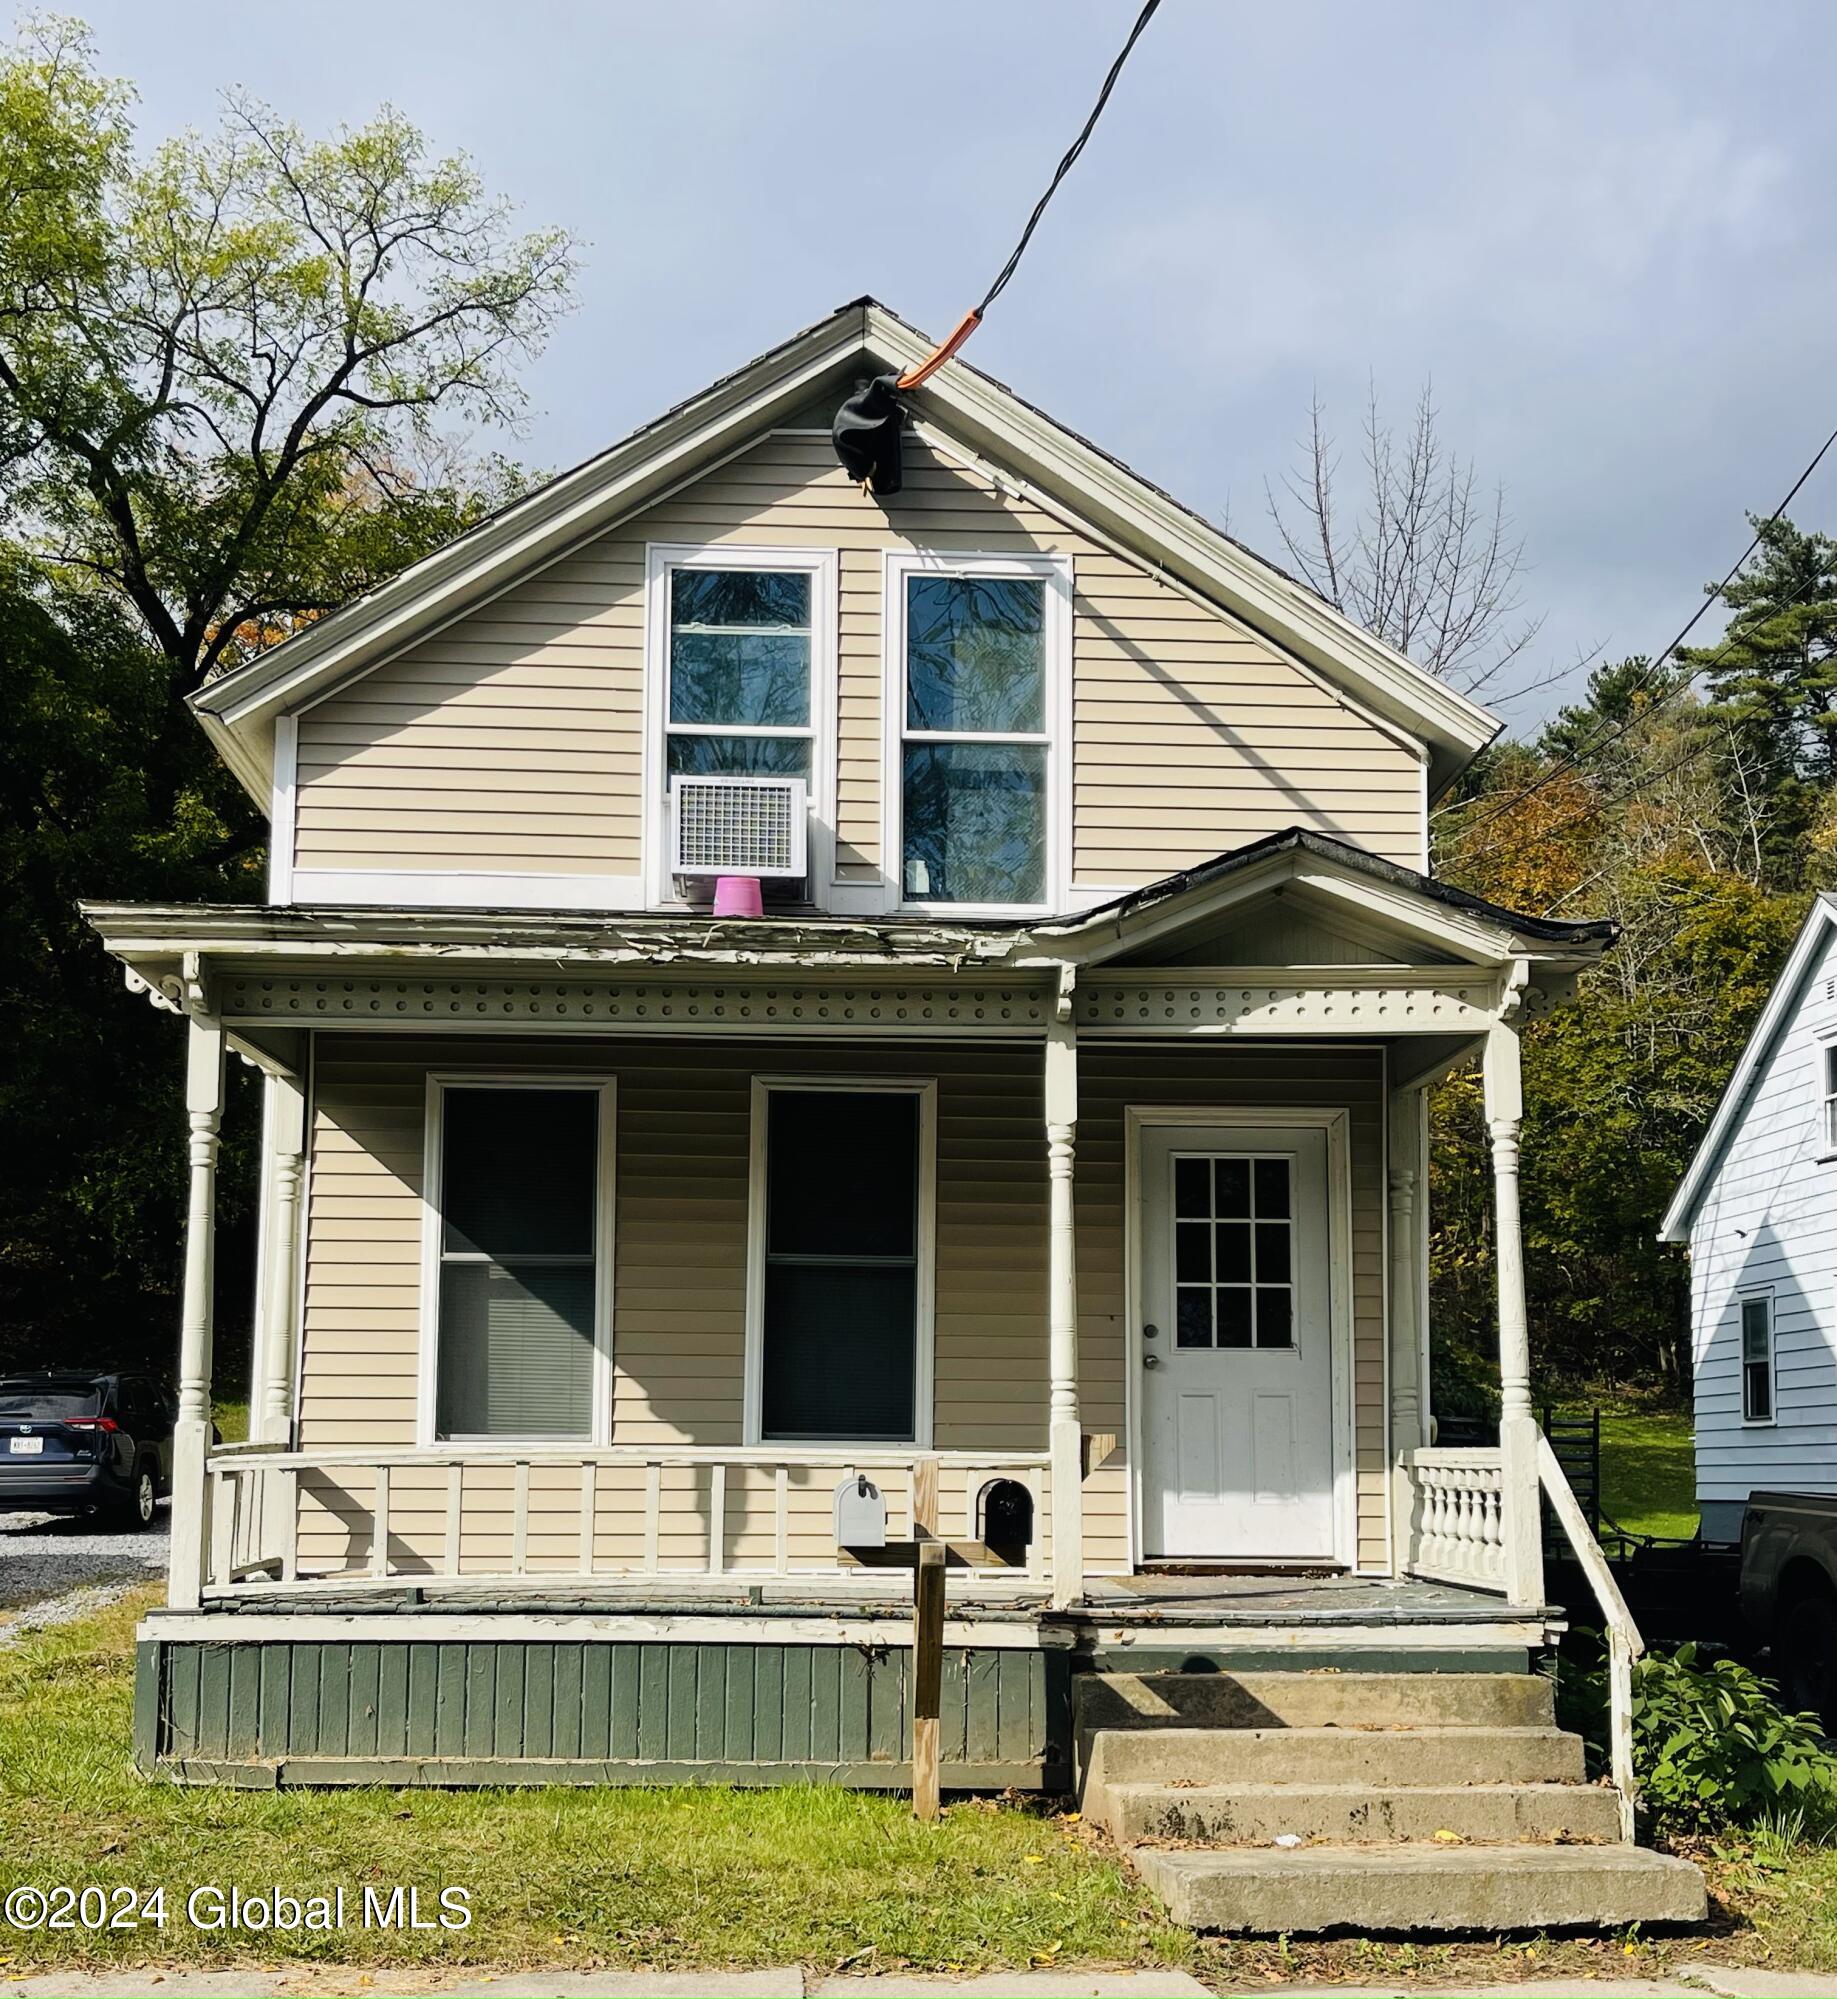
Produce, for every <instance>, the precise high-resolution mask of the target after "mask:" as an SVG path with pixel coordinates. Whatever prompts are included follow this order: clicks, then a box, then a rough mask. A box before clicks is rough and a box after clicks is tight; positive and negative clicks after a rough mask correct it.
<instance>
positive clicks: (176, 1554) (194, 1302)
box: [167, 1014, 223, 1610]
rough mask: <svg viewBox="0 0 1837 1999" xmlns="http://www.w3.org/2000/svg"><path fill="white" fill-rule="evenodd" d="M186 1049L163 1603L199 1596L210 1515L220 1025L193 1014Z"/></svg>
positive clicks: (182, 1606) (187, 1602) (192, 1606)
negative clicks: (180, 1279) (175, 1397)
mask: <svg viewBox="0 0 1837 1999" xmlns="http://www.w3.org/2000/svg"><path fill="white" fill-rule="evenodd" d="M189 1033H190V1038H189V1043H188V1045H187V1048H186V1055H185V1115H186V1122H187V1125H188V1128H189V1133H190V1137H189V1147H188V1151H189V1171H190V1191H189V1198H188V1201H187V1204H186V1215H185V1285H184V1302H183V1306H182V1308H181V1315H180V1319H179V1413H178V1420H177V1422H176V1423H175V1424H174V1426H173V1433H172V1571H171V1582H170V1585H169V1588H168V1591H167V1601H168V1602H169V1603H170V1604H171V1606H172V1608H173V1609H174V1610H196V1609H197V1608H198V1606H199V1604H200V1603H201V1602H202V1601H203V1593H204V1578H205V1564H206V1562H207V1561H208V1559H209V1553H210V1521H209V1519H208V1517H207V1515H208V1490H207V1481H206V1476H205V1460H206V1457H207V1455H208V1453H209V1448H210V1436H211V1401H210V1381H211V1340H212V1330H213V1307H212V1287H213V1283H214V1279H215V1275H216V1252H217V1242H216V1238H217V1142H218V1134H219V1131H220V1129H221V1126H222V1122H223V1029H222V1028H221V1027H220V1026H219V1025H218V1024H217V1022H216V1021H214V1020H210V1019H206V1018H202V1017H200V1016H198V1015H197V1014H193V1015H192V1017H191V1023H190V1030H189Z"/></svg>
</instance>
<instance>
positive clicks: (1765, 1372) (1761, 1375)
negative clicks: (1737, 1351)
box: [1741, 1292, 1773, 1423]
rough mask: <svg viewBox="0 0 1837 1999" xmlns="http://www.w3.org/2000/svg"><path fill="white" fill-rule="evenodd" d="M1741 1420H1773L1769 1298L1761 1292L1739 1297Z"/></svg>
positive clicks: (1771, 1308)
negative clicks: (1740, 1298)
mask: <svg viewBox="0 0 1837 1999" xmlns="http://www.w3.org/2000/svg"><path fill="white" fill-rule="evenodd" d="M1741 1420H1742V1421H1743V1422H1744V1423H1771V1422H1772V1421H1773V1300H1772V1298H1771V1297H1769V1296H1768V1295H1767V1294H1766V1293H1765V1292H1762V1293H1760V1294H1759V1295H1758V1296H1755V1297H1751V1298H1744V1299H1743V1300H1742V1301H1741Z"/></svg>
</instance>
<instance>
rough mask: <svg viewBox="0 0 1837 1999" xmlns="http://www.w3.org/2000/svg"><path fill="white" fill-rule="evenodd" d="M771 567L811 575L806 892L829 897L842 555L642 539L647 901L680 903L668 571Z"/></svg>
mask: <svg viewBox="0 0 1837 1999" xmlns="http://www.w3.org/2000/svg"><path fill="white" fill-rule="evenodd" d="M673 569H776V570H792V571H799V572H801V573H803V574H804V575H806V576H808V577H809V578H810V731H809V735H810V837H809V843H808V849H807V851H808V858H809V886H808V893H809V897H810V900H811V901H812V902H813V903H815V904H816V905H817V907H818V908H827V907H828V906H829V894H830V888H831V886H832V882H833V878H834V875H835V824H836V694H837V681H838V679H839V676H840V672H841V667H840V662H839V656H838V650H837V638H836V629H837V615H838V609H837V607H838V602H839V597H840V589H841V585H840V582H839V578H840V574H841V559H840V557H839V555H838V554H837V551H836V550H835V549H833V548H758V547H754V546H752V545H751V544H749V543H745V542H708V543H700V542H667V541H652V542H646V543H645V546H644V774H643V780H642V810H643V814H644V823H643V827H642V831H641V834H640V847H641V850H642V854H643V876H644V906H645V908H646V909H681V908H684V907H686V905H685V904H684V903H683V902H682V901H681V900H680V899H679V898H678V896H677V895H676V892H675V883H674V882H673V881H672V879H671V876H670V866H669V856H670V827H669V794H670V780H669V775H668V772H667V771H666V769H665V744H666V741H667V738H668V733H669V731H668V727H667V725H668V722H669V714H670V571H671V570H673ZM706 733H708V734H711V735H729V736H774V735H781V736H799V737H801V736H802V735H803V734H804V731H803V730H801V729H783V728H759V729H752V728H742V727H735V728H731V729H715V728H713V727H710V728H709V729H708V730H707V731H706Z"/></svg>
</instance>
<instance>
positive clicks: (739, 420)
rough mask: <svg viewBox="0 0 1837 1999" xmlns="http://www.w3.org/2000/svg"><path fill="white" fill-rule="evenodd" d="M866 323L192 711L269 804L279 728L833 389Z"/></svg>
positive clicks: (689, 413) (582, 480)
mask: <svg viewBox="0 0 1837 1999" xmlns="http://www.w3.org/2000/svg"><path fill="white" fill-rule="evenodd" d="M862 345H863V320H862V313H861V312H860V311H859V310H850V311H846V312H843V313H840V314H837V315H835V316H834V317H832V318H830V319H828V320H825V321H823V322H822V323H821V324H820V325H819V326H817V327H814V328H812V329H811V330H810V332H808V333H807V334H805V335H802V336H801V337H800V338H799V339H797V340H796V341H794V342H793V343H792V344H791V346H790V347H789V348H788V349H785V350H781V351H779V352H777V353H775V354H773V355H772V356H770V357H769V358H768V359H767V360H766V361H765V362H762V363H759V364H755V366H754V367H752V368H750V369H747V370H744V371H742V372H741V373H740V374H739V375H737V376H735V377H734V378H733V379H732V380H730V381H728V382H726V383H724V384H722V385H721V386H720V387H719V388H717V389H715V390H713V391H711V392H709V393H708V394H707V395H705V396H702V397H699V398H698V399H696V401H694V402H693V403H691V404H689V405H688V406H687V407H686V408H684V409H682V410H679V411H677V412H676V413H674V414H673V415H671V416H669V417H666V418H664V419H663V420H662V421H661V422H659V423H657V424H654V425H652V426H650V427H649V428H647V429H646V430H644V431H642V432H640V433H638V434H637V435H636V436H634V437H632V438H630V439H628V440H627V441H626V442H625V443H624V444H622V445H616V446H614V447H613V449H612V450H611V451H609V452H605V453H602V454H601V455H600V456H599V457H598V458H595V459H592V460H590V461H589V462H588V463H587V464H585V465H583V466H580V467H578V468H577V469H576V470H574V471H572V472H568V473H564V474H563V475H562V476H561V477H560V478H559V479H557V480H554V481H553V482H552V483H551V484H549V485H547V486H545V487H543V488H542V489H541V490H540V491H538V492H536V493H532V494H531V495H530V496H529V498H528V499H526V500H523V501H520V502H518V503H517V504H515V505H513V506H511V507H509V508H507V509H506V510H505V512H504V513H503V514H502V515H500V516H499V517H498V519H496V520H495V521H491V522H489V523H487V524H486V525H485V526H483V527H481V528H478V529H476V530H475V531H474V532H473V533H471V534H468V535H464V536H461V537H460V539H459V540H458V541H455V542H453V543H451V544H449V545H448V546H447V547H446V548H444V549H439V550H436V551H435V553H434V554H432V555H430V556H427V557H425V558H423V560H421V561H420V562H418V563H416V564H414V565H413V567H411V568H409V569H405V570H404V571H403V572H402V573H401V575H399V576H396V577H393V578H392V579H391V580H390V581H389V582H387V583H384V584H382V585H380V586H379V587H378V588H377V589H376V590H375V591H373V592H372V593H371V595H370V596H369V597H368V598H367V599H363V600H360V601H359V602H358V603H357V604H355V605H353V606H351V607H350V608H349V609H348V610H346V611H343V612H340V613H338V614H337V615H336V616H335V617H333V618H329V619H327V620H326V621H325V623H324V624H323V625H322V626H319V627H312V628H309V629H307V630H306V631H304V632H301V633H300V634H299V635H298V636H297V637H295V638H292V639H289V640H288V641H287V643H286V644H285V645H282V646H277V647H276V648H275V650H274V651H273V653H272V654H270V655H268V656H267V657H266V658H265V659H261V660H257V661H255V662H253V663H252V664H251V665H249V666H248V667H245V668H243V669H242V670H241V671H239V672H237V673H234V674H229V675H226V676H225V677H224V678H223V679H221V680H218V681H212V682H209V683H207V684H206V685H205V686H204V687H202V688H200V689H199V690H198V691H197V693H195V694H194V695H193V696H192V697H191V705H192V707H193V709H194V710H195V712H196V713H197V714H198V716H199V719H200V720H201V721H202V722H203V723H204V726H205V728H206V730H207V731H208V732H209V733H210V735H211V737H212V740H213V741H214V742H215V743H216V744H217V746H218V748H219V750H220V751H221V752H222V754H223V755H224V757H225V760H226V761H227V762H229V763H230V765H231V768H232V769H234V770H235V771H236V774H237V776H238V777H239V778H241V779H242V781H243V782H244V783H245V784H247V785H250V786H251V788H252V789H253V788H254V781H255V780H256V779H257V776H258V773H259V782H260V785H261V786H262V788H263V791H264V794H265V791H266V788H267V786H268V783H269V778H268V774H267V765H268V761H269V756H270V754H271V749H272V735H271V724H272V718H273V716H274V715H275V714H276V713H277V712H279V711H280V710H282V709H286V708H292V707H297V706H300V705H302V704H303V703H304V702H306V701H308V700H310V699H312V698H313V696H314V695H316V694H317V693H319V692H321V691H323V690H324V689H326V688H327V687H329V686H330V685H332V684H333V683H335V682H339V681H342V680H345V679H347V678H349V677H351V676H352V675H355V674H358V673H361V672H363V671H365V670H366V669H367V668H369V667H371V666H374V665H377V664H380V663H381V662H382V661H383V660H384V659H386V658H388V657H390V656H392V655H393V654H394V653H396V652H399V651H400V650H401V649H402V648H403V647H404V646H406V645H409V644H412V643H413V642H414V641H415V640H416V639H417V638H418V637H420V636H422V635H423V634H424V632H425V631H426V630H427V629H428V628H430V627H432V626H434V625H438V624H441V623H444V622H447V621H449V620H450V619H451V618H453V617H454V616H455V615H457V614H458V613H459V612H460V611H462V610H464V609H467V608H469V607H470V606H472V605H473V604H475V603H477V602H480V601H482V600H483V599H484V598H486V597H489V596H491V595H493V594H494V593H495V592H496V591H497V590H499V589H501V588H503V587H504V586H505V585H506V584H507V583H509V582H511V581H513V580H515V579H517V578H518V577H521V576H523V575H526V574H528V573H530V572H532V571H534V570H536V569H539V568H541V567H543V566H544V565H545V564H547V563H549V562H552V561H555V560H556V559H558V558H559V557H560V556H561V555H563V554H564V553H566V551H567V550H568V549H569V548H571V547H573V546H575V545H576V544H578V543H579V542H581V541H582V540H585V539H587V538H588V537H590V536H592V535H594V534H597V533H601V532H603V531H604V529H605V528H606V527H608V526H610V525H612V524H613V523H615V522H616V521H618V520H620V519H622V518H625V517H626V516H628V515H630V514H632V513H634V512H637V511H640V510H641V509H642V508H643V506H644V505H645V504H646V503H647V502H648V501H649V499H651V498H652V497H654V496H655V495H656V494H657V493H659V492H661V491H662V490H663V489H665V488H667V487H668V486H669V485H671V484H672V483H674V482H675V481H676V480H678V479H680V478H681V477H682V476H683V471H684V468H685V467H686V466H689V465H693V464H694V463H695V462H697V461H698V460H699V459H700V458H701V457H702V456H704V455H706V454H708V453H710V452H712V451H718V450H719V449H720V447H721V445H722V443H723V441H725V440H727V439H730V438H731V437H732V436H733V435H734V434H735V433H736V432H737V431H742V430H747V429H755V428H756V429H761V430H763V429H766V428H769V427H770V424H771V420H772V418H773V416H774V415H776V414H777V413H778V412H780V411H781V410H783V409H784V408H786V407H787V406H790V405H793V404H795V403H796V402H797V401H798V400H799V399H800V398H802V397H804V396H805V395H807V394H808V393H809V391H810V389H811V388H812V386H813V385H814V384H815V383H816V382H818V381H820V380H821V379H822V377H823V376H825V375H826V374H828V373H829V372H830V371H831V370H833V369H834V368H835V367H837V366H838V365H839V364H840V363H842V362H844V361H846V360H847V359H848V358H849V357H850V356H851V355H852V354H856V353H859V352H860V350H861V348H862Z"/></svg>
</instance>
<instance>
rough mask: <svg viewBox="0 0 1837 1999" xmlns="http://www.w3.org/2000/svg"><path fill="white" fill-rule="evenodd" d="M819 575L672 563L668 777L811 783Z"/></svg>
mask: <svg viewBox="0 0 1837 1999" xmlns="http://www.w3.org/2000/svg"><path fill="white" fill-rule="evenodd" d="M813 582H814V578H813V576H812V574H811V572H810V571H809V570H807V569H717V568H704V567H702V566H700V565H699V564H698V565H695V566H690V565H688V564H677V565H674V566H672V567H671V568H670V569H669V571H668V606H669V611H668V615H669V642H668V647H667V672H668V680H669V693H668V704H667V719H666V722H665V754H664V760H665V767H666V769H667V771H668V773H669V775H670V776H671V777H676V776H679V775H695V776H710V775H718V776H730V777H731V776H742V777H801V778H802V779H803V780H804V781H805V783H806V784H808V783H809V782H810V777H811V758H812V752H813V745H814V742H815V727H814V724H813V722H812V719H811V716H812V709H811V692H810V690H811V671H810V666H811V651H812V637H813V634H814V630H815V624H814V604H813V601H812V599H813V595H814V592H813V587H812V586H813Z"/></svg>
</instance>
